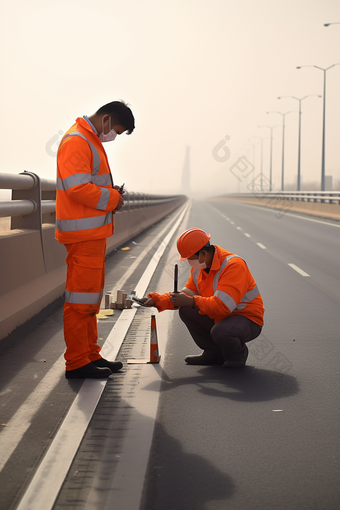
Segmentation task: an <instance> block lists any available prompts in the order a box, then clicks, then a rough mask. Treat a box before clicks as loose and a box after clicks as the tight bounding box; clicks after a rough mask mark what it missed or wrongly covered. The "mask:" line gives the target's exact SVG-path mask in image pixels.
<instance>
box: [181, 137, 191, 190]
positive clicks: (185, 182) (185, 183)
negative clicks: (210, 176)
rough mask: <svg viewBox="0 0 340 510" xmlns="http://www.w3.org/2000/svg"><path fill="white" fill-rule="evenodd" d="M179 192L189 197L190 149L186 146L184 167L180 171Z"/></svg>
mask: <svg viewBox="0 0 340 510" xmlns="http://www.w3.org/2000/svg"><path fill="white" fill-rule="evenodd" d="M181 192H182V193H183V194H184V195H188V196H190V147H189V146H188V145H187V147H186V150H185V158H184V165H183V170H182V186H181Z"/></svg>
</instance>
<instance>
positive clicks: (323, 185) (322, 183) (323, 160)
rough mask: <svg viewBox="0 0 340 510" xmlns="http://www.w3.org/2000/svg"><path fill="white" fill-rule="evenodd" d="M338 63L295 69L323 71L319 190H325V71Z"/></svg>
mask: <svg viewBox="0 0 340 510" xmlns="http://www.w3.org/2000/svg"><path fill="white" fill-rule="evenodd" d="M338 65H340V64H332V65H331V66H329V67H326V69H324V68H323V67H319V66H313V65H312V66H298V67H297V68H296V69H302V68H303V67H315V68H316V69H320V71H323V121H322V156H321V191H325V135H326V72H327V71H328V70H329V69H331V68H332V67H334V66H338Z"/></svg>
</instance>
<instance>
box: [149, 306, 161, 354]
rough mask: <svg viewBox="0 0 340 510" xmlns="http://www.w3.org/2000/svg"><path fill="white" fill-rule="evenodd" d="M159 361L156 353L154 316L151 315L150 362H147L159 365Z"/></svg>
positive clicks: (156, 341) (156, 342)
mask: <svg viewBox="0 0 340 510" xmlns="http://www.w3.org/2000/svg"><path fill="white" fill-rule="evenodd" d="M159 359H160V355H159V352H158V340H157V329H156V316H155V315H151V333H150V361H149V363H159Z"/></svg>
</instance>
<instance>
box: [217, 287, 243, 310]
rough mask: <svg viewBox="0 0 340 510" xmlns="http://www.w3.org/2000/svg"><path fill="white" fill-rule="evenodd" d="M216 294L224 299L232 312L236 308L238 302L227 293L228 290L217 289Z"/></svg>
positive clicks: (223, 301)
mask: <svg viewBox="0 0 340 510" xmlns="http://www.w3.org/2000/svg"><path fill="white" fill-rule="evenodd" d="M214 296H216V297H218V299H220V300H221V301H222V303H224V304H225V305H226V306H227V307H228V308H229V310H230V313H231V312H233V311H234V310H235V308H236V303H235V301H234V300H233V298H232V297H231V296H229V294H227V293H226V292H223V290H217V291H216V292H215V294H214ZM245 306H246V305H245Z"/></svg>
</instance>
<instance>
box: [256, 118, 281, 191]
mask: <svg viewBox="0 0 340 510" xmlns="http://www.w3.org/2000/svg"><path fill="white" fill-rule="evenodd" d="M263 127H267V128H269V129H270V167H269V168H270V170H269V191H272V190H273V180H272V179H273V130H274V129H275V128H276V127H277V126H259V128H263Z"/></svg>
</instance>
